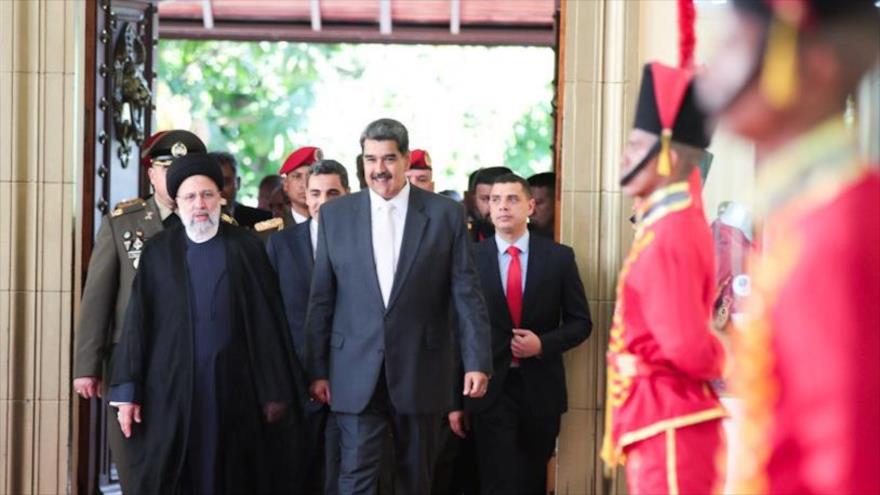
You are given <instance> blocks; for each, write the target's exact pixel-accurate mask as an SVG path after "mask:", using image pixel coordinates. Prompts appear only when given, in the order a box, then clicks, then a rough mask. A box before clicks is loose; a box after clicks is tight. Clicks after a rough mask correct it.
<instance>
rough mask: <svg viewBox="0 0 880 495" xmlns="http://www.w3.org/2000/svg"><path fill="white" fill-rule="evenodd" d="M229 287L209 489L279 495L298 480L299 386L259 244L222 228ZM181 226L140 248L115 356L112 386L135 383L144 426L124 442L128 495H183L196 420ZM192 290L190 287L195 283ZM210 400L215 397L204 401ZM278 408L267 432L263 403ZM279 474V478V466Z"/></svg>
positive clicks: (276, 291)
mask: <svg viewBox="0 0 880 495" xmlns="http://www.w3.org/2000/svg"><path fill="white" fill-rule="evenodd" d="M218 236H219V237H220V239H221V240H222V241H223V243H224V248H225V255H226V276H227V277H228V279H229V287H230V291H229V300H230V302H231V304H230V307H229V315H230V322H229V323H230V325H229V332H230V336H229V338H230V339H231V340H230V341H229V342H228V345H226V346H224V348H223V350H222V351H221V352H219V354H218V355H217V356H216V363H215V365H216V372H215V376H214V381H213V386H214V387H215V388H214V390H213V391H214V392H215V393H216V401H217V409H216V412H217V416H216V418H215V420H216V421H217V426H218V428H217V431H219V438H218V444H217V453H218V456H217V459H216V466H217V467H216V469H217V475H218V477H217V483H218V486H219V487H221V488H222V490H223V492H225V493H269V492H279V491H287V490H288V489H289V488H290V487H292V486H295V485H294V483H295V482H296V481H295V479H294V478H295V477H296V476H299V475H300V473H298V472H297V469H296V467H297V466H298V465H299V464H301V460H300V459H297V454H298V453H299V451H300V445H299V444H300V440H301V437H300V435H301V434H302V431H301V430H302V429H301V419H302V415H301V411H300V404H302V401H303V396H304V394H305V390H304V388H303V384H304V383H305V381H304V378H303V374H302V369H301V368H300V365H299V361H298V360H297V359H296V356H295V354H294V352H293V349H292V347H291V344H290V339H289V338H288V336H287V324H286V321H285V315H284V308H283V306H282V304H281V296H280V292H279V289H278V283H277V277H276V276H275V274H274V272H273V271H272V267H271V265H270V264H269V260H268V258H267V256H266V254H265V250H264V248H263V245H262V243H261V242H260V240H259V239H258V238H257V237H255V236H254V235H253V234H251V233H250V232H247V231H245V230H244V229H241V228H239V227H235V226H231V225H226V224H221V226H220V231H219V232H218ZM186 252H187V237H186V233H185V231H184V230H183V227H174V228H171V229H167V230H164V231H162V232H161V233H159V234H157V235H156V236H154V237H153V238H152V239H150V241H149V242H148V243H147V245H146V247H145V249H144V251H143V254H142V256H141V260H140V269H139V270H138V273H137V276H136V277H135V280H134V285H133V287H132V296H131V300H130V302H129V307H128V312H127V314H126V319H125V327H124V331H123V334H122V338H121V340H120V342H119V345H118V346H117V348H116V351H115V352H117V353H118V354H117V357H116V359H115V364H116V367H115V370H114V373H113V385H122V384H126V383H133V384H135V397H134V399H135V400H134V402H136V403H138V404H141V405H142V417H143V422H142V423H140V424H137V423H136V424H134V425H133V429H132V436H131V438H129V439H126V443H127V448H126V451H127V452H130V453H131V455H130V456H129V458H128V460H129V462H130V466H129V472H130V473H131V475H130V486H124V487H122V488H123V490H124V491H125V492H126V493H137V494H140V493H162V494H166V493H177V492H182V491H188V488H189V487H188V486H187V485H188V483H186V480H187V479H188V477H187V475H188V474H189V472H188V469H189V468H188V467H187V466H184V461H185V459H186V453H187V449H188V442H189V440H190V438H191V437H192V436H191V430H192V424H193V421H199V420H200V418H199V417H197V416H195V413H197V411H198V409H200V408H201V407H202V406H204V404H201V405H194V404H193V394H194V391H195V389H194V387H193V382H194V380H195V379H196V375H195V373H194V365H195V361H194V351H195V349H194V345H193V332H194V328H193V324H192V323H193V321H192V318H191V314H192V301H191V298H192V297H193V295H192V293H191V292H190V283H189V282H190V281H189V271H188V269H187V261H186V259H187V258H186ZM194 282H195V283H196V284H198V281H194ZM212 400H213V399H212ZM267 403H284V404H287V406H288V409H287V412H286V414H284V415H283V416H282V417H281V419H279V420H277V421H275V422H274V423H273V424H268V423H267V421H266V419H265V417H264V414H263V407H262V406H263V405H264V404H267ZM282 466H284V467H285V468H286V469H285V470H283V471H280V472H279V469H278V468H279V467H282Z"/></svg>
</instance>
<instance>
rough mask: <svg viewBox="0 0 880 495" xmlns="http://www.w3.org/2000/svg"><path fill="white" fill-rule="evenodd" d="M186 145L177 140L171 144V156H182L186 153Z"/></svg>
mask: <svg viewBox="0 0 880 495" xmlns="http://www.w3.org/2000/svg"><path fill="white" fill-rule="evenodd" d="M187 151H188V150H187V149H186V145H185V144H183V143H182V142H180V141H178V142H176V143H174V144H173V145H171V156H173V157H175V158H177V157H178V156H184V155H186V153H187Z"/></svg>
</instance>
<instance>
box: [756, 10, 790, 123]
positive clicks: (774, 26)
mask: <svg viewBox="0 0 880 495" xmlns="http://www.w3.org/2000/svg"><path fill="white" fill-rule="evenodd" d="M797 41H798V32H797V29H796V28H795V26H794V24H792V23H791V22H786V21H785V20H782V19H779V18H774V19H773V21H772V23H771V25H770V33H769V36H768V39H767V53H766V54H765V55H764V67H763V70H762V72H761V92H762V93H763V94H764V96H765V97H766V98H767V100H768V101H769V102H770V104H771V105H773V106H774V107H776V108H786V107H788V106H789V105H790V104H791V103H792V102H793V101H794V94H795V88H796V85H797Z"/></svg>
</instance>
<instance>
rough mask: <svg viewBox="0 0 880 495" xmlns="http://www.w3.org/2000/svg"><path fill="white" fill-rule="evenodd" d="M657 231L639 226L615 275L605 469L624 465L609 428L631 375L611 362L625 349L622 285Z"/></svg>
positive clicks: (609, 345) (604, 447)
mask: <svg viewBox="0 0 880 495" xmlns="http://www.w3.org/2000/svg"><path fill="white" fill-rule="evenodd" d="M654 237H656V234H655V233H654V231H653V230H647V231H646V230H643V229H640V230H639V231H638V232H637V233H636V238H635V240H634V241H633V245H632V248H631V249H630V252H629V255H628V256H627V257H626V261H625V262H624V263H623V268H621V270H620V275H619V276H618V278H617V306H616V307H615V308H614V317H613V319H612V325H611V332H610V336H609V339H608V356H609V357H608V358H607V359H608V364H606V374H607V376H608V382H607V385H606V390H605V394H606V397H605V436H604V438H603V440H602V460H603V461H605V467H606V469H608V470H611V469H613V468H614V467H615V466H617V465H618V464H623V461H624V458H623V455H622V454H621V453H620V452H619V448H618V447H617V446H616V445H615V444H614V436H613V432H612V430H613V428H612V411H613V408H615V407H620V406H622V405H623V403H624V402H626V399H627V397H629V391H630V386H631V385H632V378H631V377H624V376H621V375H620V374H619V373H618V372H617V368H616V367H615V366H614V365H613V364H612V363H613V359H611V356H614V355H616V354H618V353H621V352H623V351H625V350H626V343H625V341H624V339H623V333H624V330H625V328H624V324H623V308H624V304H625V302H624V297H623V288H624V286H625V285H626V277H627V275H628V274H629V270H630V268H632V265H633V263H635V262H636V260H637V259H638V257H639V255H640V254H641V253H642V251H644V250H645V248H647V247H648V246H649V245H650V244H651V242H653V241H654Z"/></svg>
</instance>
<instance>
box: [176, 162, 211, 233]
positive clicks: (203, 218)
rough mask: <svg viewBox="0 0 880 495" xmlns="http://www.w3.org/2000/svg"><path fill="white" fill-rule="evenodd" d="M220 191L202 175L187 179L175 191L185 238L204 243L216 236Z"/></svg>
mask: <svg viewBox="0 0 880 495" xmlns="http://www.w3.org/2000/svg"><path fill="white" fill-rule="evenodd" d="M220 198H221V196H220V191H219V189H217V184H215V183H214V181H212V180H211V179H210V178H208V177H206V176H204V175H193V176H191V177H187V178H186V180H184V181H183V182H182V183H181V184H180V187H179V188H178V189H177V206H178V211H179V213H180V219H181V221H182V222H183V226H184V227H185V228H186V234H187V236H188V237H189V238H190V239H192V240H193V241H195V242H204V241H207V240H208V239H210V238H212V237H214V235H216V234H217V229H218V228H219V226H220Z"/></svg>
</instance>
